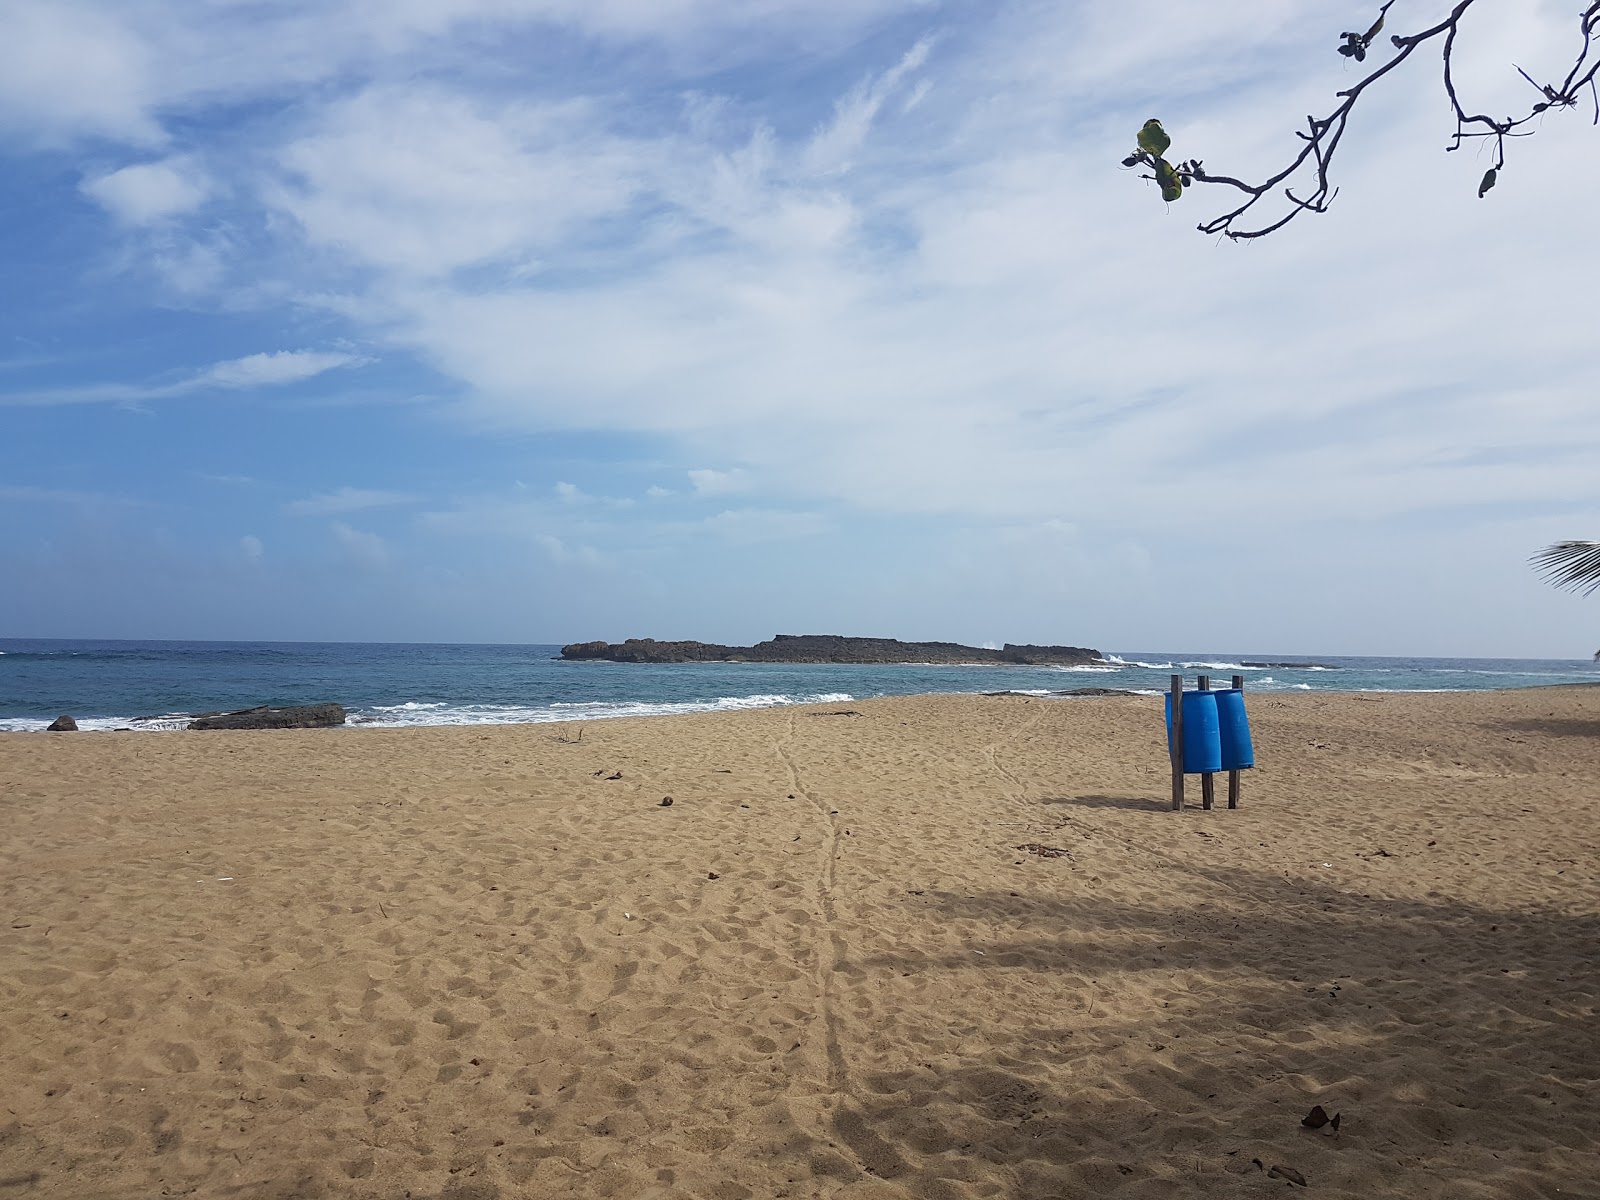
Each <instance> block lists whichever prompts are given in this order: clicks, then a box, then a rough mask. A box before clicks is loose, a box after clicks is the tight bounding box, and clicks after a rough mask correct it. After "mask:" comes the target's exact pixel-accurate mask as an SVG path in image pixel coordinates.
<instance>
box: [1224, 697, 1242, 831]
mask: <svg viewBox="0 0 1600 1200" xmlns="http://www.w3.org/2000/svg"><path fill="white" fill-rule="evenodd" d="M1233 686H1234V687H1236V688H1237V689H1238V690H1239V693H1240V695H1241V696H1242V695H1243V694H1244V676H1243V675H1235V676H1234V677H1233ZM1228 807H1229V808H1238V807H1239V768H1238V767H1234V768H1232V769H1231V770H1230V771H1229V772H1228Z"/></svg>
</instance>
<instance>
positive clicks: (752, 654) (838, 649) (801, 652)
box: [561, 633, 1114, 667]
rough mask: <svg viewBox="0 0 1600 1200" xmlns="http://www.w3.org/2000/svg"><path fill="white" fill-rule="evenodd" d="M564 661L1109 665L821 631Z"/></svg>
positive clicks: (582, 650) (1089, 654)
mask: <svg viewBox="0 0 1600 1200" xmlns="http://www.w3.org/2000/svg"><path fill="white" fill-rule="evenodd" d="M561 657H562V658H563V659H568V660H585V659H589V660H600V661H604V662H617V663H687V662H761V663H935V664H938V665H941V666H970V665H982V664H995V665H1002V666H1027V667H1084V666H1099V665H1105V666H1112V665H1114V664H1112V663H1107V662H1106V661H1105V659H1104V658H1103V657H1102V656H1101V654H1100V652H1099V651H1098V650H1090V649H1088V648H1087V647H1084V646H1014V645H1012V644H1011V643H1010V642H1007V643H1006V644H1005V645H1004V646H1002V647H1001V648H1000V649H998V650H993V649H990V648H989V647H986V646H962V645H959V644H958V643H956V642H902V641H899V640H897V639H895V638H869V637H838V636H835V635H833V634H824V633H806V634H794V633H780V634H778V635H777V636H776V637H773V638H772V639H770V640H769V641H765V642H757V643H756V644H755V645H754V646H719V645H717V644H715V643H713V642H658V641H656V640H655V639H654V638H629V639H628V640H627V641H625V642H574V643H573V644H572V645H570V646H563V647H562V648H561Z"/></svg>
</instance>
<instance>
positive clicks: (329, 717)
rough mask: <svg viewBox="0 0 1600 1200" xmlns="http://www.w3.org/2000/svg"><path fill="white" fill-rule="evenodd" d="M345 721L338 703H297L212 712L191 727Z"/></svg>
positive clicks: (318, 725) (324, 724)
mask: <svg viewBox="0 0 1600 1200" xmlns="http://www.w3.org/2000/svg"><path fill="white" fill-rule="evenodd" d="M343 724H344V709H343V708H341V707H340V706H339V705H337V704H296V705H290V706H288V707H286V708H268V707H266V706H265V705H263V706H262V707H260V708H243V709H240V710H239V711H238V712H230V713H212V714H210V715H207V716H203V717H196V718H195V719H194V720H192V721H190V722H189V728H190V729H323V728H327V727H328V726H331V725H343Z"/></svg>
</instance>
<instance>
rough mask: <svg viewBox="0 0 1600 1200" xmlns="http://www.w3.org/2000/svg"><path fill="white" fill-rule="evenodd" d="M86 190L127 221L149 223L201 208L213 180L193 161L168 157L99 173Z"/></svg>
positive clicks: (85, 184) (87, 185)
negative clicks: (108, 172) (210, 181)
mask: <svg viewBox="0 0 1600 1200" xmlns="http://www.w3.org/2000/svg"><path fill="white" fill-rule="evenodd" d="M83 190H84V192H85V193H87V194H88V195H89V196H91V197H93V198H94V199H95V200H96V201H98V202H99V203H100V205H101V206H103V207H104V208H105V210H106V211H107V212H109V213H110V214H111V215H112V216H114V217H116V218H117V220H119V221H121V222H123V223H124V224H126V225H149V224H151V223H153V222H156V221H160V220H163V219H164V218H167V217H173V216H179V215H182V214H184V213H190V212H193V211H194V210H195V209H197V208H199V207H200V205H201V204H203V203H204V202H205V199H206V196H207V194H208V193H209V191H210V184H209V181H208V180H207V179H206V177H205V175H204V174H203V173H202V172H201V171H200V170H199V169H198V168H197V167H196V166H195V165H194V163H193V162H191V161H189V160H187V159H184V158H169V159H165V160H163V161H161V162H150V163H136V164H135V165H133V166H131V167H123V168H122V169H121V170H119V171H112V172H111V173H110V174H107V175H99V176H96V177H95V178H93V179H90V180H87V181H85V182H84V184H83Z"/></svg>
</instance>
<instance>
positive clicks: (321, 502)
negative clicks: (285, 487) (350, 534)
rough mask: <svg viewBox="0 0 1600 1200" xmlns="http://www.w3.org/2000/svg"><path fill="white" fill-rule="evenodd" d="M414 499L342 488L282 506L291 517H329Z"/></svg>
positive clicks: (397, 493)
mask: <svg viewBox="0 0 1600 1200" xmlns="http://www.w3.org/2000/svg"><path fill="white" fill-rule="evenodd" d="M415 500H416V497H415V496H413V495H410V494H409V493H406V492H385V491H378V490H376V489H371V488H353V487H342V488H339V489H337V490H336V491H332V492H325V493H323V494H322V495H320V496H310V497H308V498H306V499H304V500H296V501H294V502H293V503H291V504H286V505H284V509H283V511H284V512H286V513H288V514H289V515H290V516H292V517H330V516H335V515H337V514H339V513H352V512H364V511H366V510H367V509H372V508H392V507H394V506H395V505H398V504H411V503H413V502H415Z"/></svg>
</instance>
